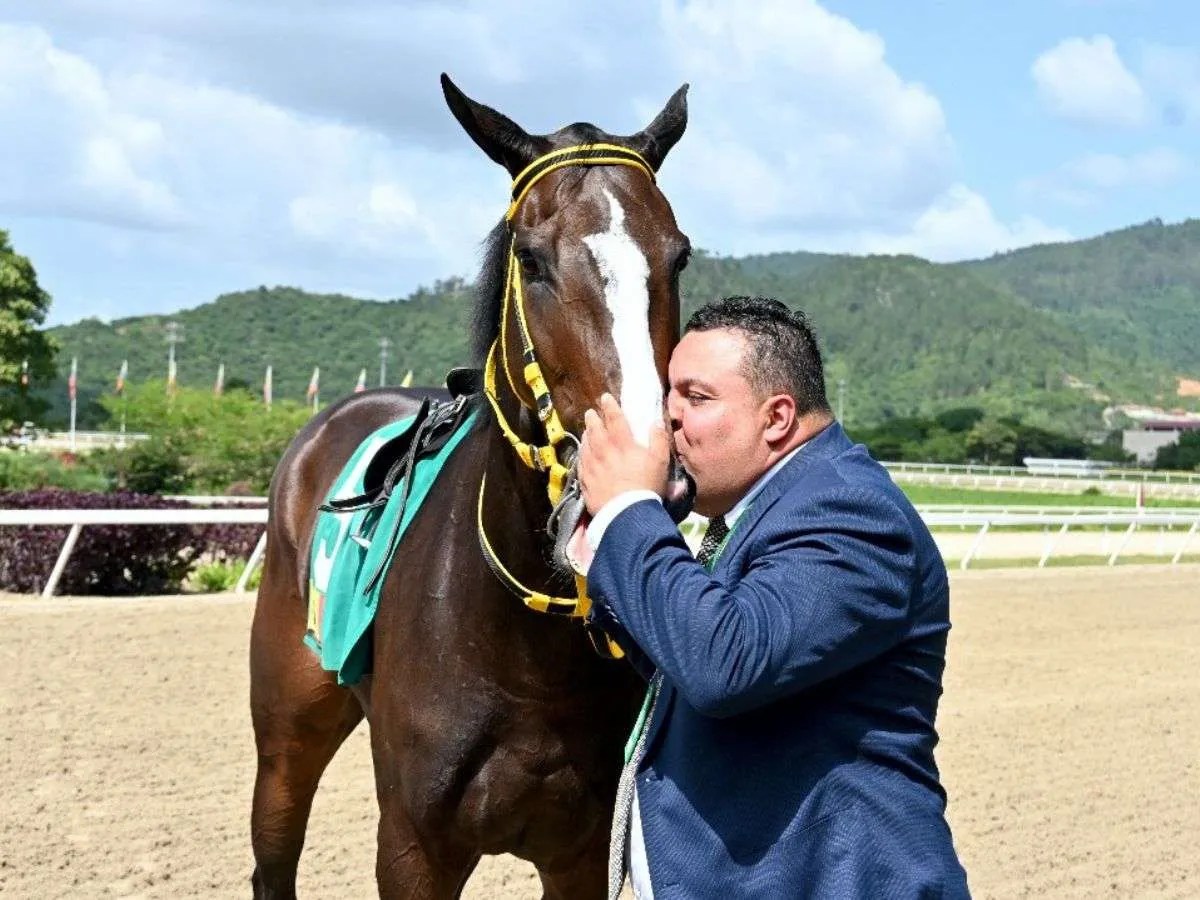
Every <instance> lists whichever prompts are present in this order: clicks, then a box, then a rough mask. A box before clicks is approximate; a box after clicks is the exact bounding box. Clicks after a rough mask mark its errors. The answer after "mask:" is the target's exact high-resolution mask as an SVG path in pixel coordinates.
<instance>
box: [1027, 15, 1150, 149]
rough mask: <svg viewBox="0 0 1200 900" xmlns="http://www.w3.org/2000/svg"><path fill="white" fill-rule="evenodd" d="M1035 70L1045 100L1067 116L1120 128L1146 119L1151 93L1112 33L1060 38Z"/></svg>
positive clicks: (1073, 119)
mask: <svg viewBox="0 0 1200 900" xmlns="http://www.w3.org/2000/svg"><path fill="white" fill-rule="evenodd" d="M1032 74H1033V79H1034V82H1035V83H1036V84H1037V91H1038V96H1039V97H1041V99H1042V102H1043V103H1045V104H1046V106H1047V107H1048V108H1049V110H1050V111H1051V112H1052V113H1054V114H1055V115H1056V116H1059V117H1061V118H1063V119H1066V120H1068V121H1071V122H1075V123H1078V124H1083V125H1098V126H1118V127H1133V126H1137V125H1140V124H1142V123H1143V122H1145V121H1146V118H1147V101H1146V94H1145V92H1144V91H1143V90H1142V86H1141V84H1140V83H1139V82H1138V80H1137V78H1135V77H1134V76H1133V73H1131V72H1130V71H1129V69H1127V68H1126V67H1125V63H1123V62H1122V61H1121V57H1120V56H1119V55H1118V54H1117V48H1116V45H1115V44H1114V43H1113V40H1112V38H1110V37H1109V36H1108V35H1103V34H1099V35H1096V36H1095V37H1093V38H1091V39H1090V40H1089V39H1086V38H1068V39H1066V40H1064V41H1061V42H1060V43H1058V44H1057V45H1055V46H1054V47H1052V48H1051V49H1049V50H1047V51H1046V52H1045V53H1043V54H1042V55H1041V56H1039V57H1038V58H1037V59H1036V60H1035V61H1034V63H1033V68H1032Z"/></svg>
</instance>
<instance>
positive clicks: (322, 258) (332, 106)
mask: <svg viewBox="0 0 1200 900" xmlns="http://www.w3.org/2000/svg"><path fill="white" fill-rule="evenodd" d="M614 2H615V3H616V7H615V8H610V7H605V8H600V7H583V8H576V7H569V6H568V5H564V4H561V3H552V2H550V0H529V2H522V3H517V2H515V0H493V2H491V3H486V4H485V3H483V2H482V0H464V2H460V3H456V4H451V5H438V4H429V3H413V4H404V5H401V6H398V7H395V8H389V7H386V6H383V5H380V4H378V3H377V2H374V0H347V2H345V3H341V4H337V5H335V6H332V7H331V6H329V5H327V4H319V3H316V2H315V0H297V2H296V3H294V4H293V5H292V6H291V7H290V10H291V13H290V14H289V15H288V16H285V17H282V18H281V17H280V16H279V14H278V7H277V5H276V4H275V3H274V2H273V0H237V2H233V0H178V2H176V3H172V4H144V3H139V4H129V3H124V2H118V0H86V2H84V0H63V2H62V3H56V4H43V3H34V2H32V0H12V3H11V4H10V5H9V8H18V9H20V10H23V12H22V13H21V14H22V15H24V16H25V17H26V18H28V19H29V20H30V21H38V22H42V23H43V24H42V25H41V26H26V27H15V26H4V25H2V24H0V121H3V122H4V123H5V126H6V129H5V131H6V133H5V140H3V141H0V163H2V164H0V209H2V210H4V211H6V212H8V213H10V214H11V213H15V214H17V215H18V216H23V217H25V219H26V221H47V222H52V223H54V227H55V229H56V231H57V233H56V234H51V231H50V230H47V231H46V232H45V233H46V235H47V237H46V238H45V240H46V242H47V245H49V246H50V247H52V248H53V254H52V255H46V256H43V257H41V258H44V259H53V260H54V264H55V265H62V264H64V262H63V261H64V260H65V261H66V262H65V264H66V265H71V264H74V265H76V266H78V267H79V268H80V270H81V272H82V271H84V269H85V266H86V271H87V273H88V274H87V275H79V276H78V277H76V279H75V284H74V285H73V288H75V289H76V292H77V294H78V296H69V297H68V296H67V294H66V292H64V293H63V295H62V296H61V297H60V299H59V300H56V319H58V320H60V321H61V319H62V318H66V317H70V316H72V315H78V314H80V312H79V311H78V309H79V307H84V308H86V304H87V303H89V302H90V303H91V304H93V305H94V304H97V303H107V302H110V301H108V300H107V299H106V298H107V297H111V296H119V297H122V298H127V297H133V296H134V295H135V294H136V292H138V291H140V292H141V295H142V297H143V298H144V300H143V306H142V308H139V309H138V311H142V309H144V308H145V304H151V303H165V302H167V300H166V299H164V298H167V297H170V298H172V299H171V302H179V301H178V298H179V297H180V296H181V295H185V292H186V291H187V290H190V291H191V292H192V294H191V295H189V296H192V297H193V299H192V301H191V302H201V301H203V300H206V299H209V297H211V293H210V292H211V291H212V285H213V284H214V282H217V281H218V279H219V283H220V285H221V288H222V289H225V290H230V289H238V288H242V287H245V286H246V285H247V284H259V283H267V284H270V283H277V282H282V283H293V284H301V285H303V286H306V287H310V288H312V289H318V290H342V291H346V292H355V293H363V294H367V295H371V296H396V295H399V294H403V293H405V292H407V291H408V290H410V289H412V288H414V287H416V285H417V284H419V283H421V282H428V281H429V280H431V279H432V278H434V277H440V276H446V275H450V274H470V269H471V268H472V267H473V265H474V263H475V258H476V247H477V246H478V243H479V241H480V240H481V239H482V237H483V236H484V235H485V233H486V232H487V231H488V229H489V227H490V226H491V225H492V224H493V223H494V222H495V221H496V219H497V218H498V217H499V216H500V214H501V213H502V211H503V208H504V205H505V197H506V194H507V191H506V178H505V176H504V175H503V173H502V172H501V171H500V170H499V169H498V168H497V167H495V166H494V165H493V164H492V163H491V162H490V161H488V160H487V159H486V158H485V157H484V156H483V155H482V154H480V153H479V152H478V150H477V148H475V146H474V145H473V144H472V142H471V141H470V140H469V139H468V138H467V137H466V136H465V135H463V134H462V132H461V130H460V129H459V128H458V126H457V124H456V123H455V122H454V121H453V118H452V117H451V116H450V114H449V113H448V112H447V110H446V109H445V106H444V104H443V102H442V98H441V96H440V91H439V90H438V86H437V80H436V76H437V73H438V71H439V70H440V69H441V68H443V67H444V68H446V69H448V70H450V71H451V73H452V74H453V75H455V76H456V80H458V82H459V83H460V84H461V86H462V87H463V88H464V89H465V90H467V91H468V92H469V93H471V94H472V96H476V97H477V98H478V99H479V100H481V101H483V102H485V103H488V104H490V105H493V106H495V107H496V108H498V109H500V110H502V111H503V112H505V113H507V114H509V115H510V116H512V117H513V118H514V119H515V120H517V121H518V122H520V123H521V124H522V125H524V126H525V127H527V128H529V129H530V130H531V131H548V130H552V129H554V128H556V127H558V126H560V125H562V124H564V123H565V122H569V121H572V120H575V119H580V118H583V119H587V120H590V121H593V122H595V123H596V124H597V125H599V126H601V127H604V128H608V129H611V130H612V131H613V132H615V133H631V132H633V131H636V130H639V129H640V128H641V127H643V126H644V125H645V124H646V123H647V122H648V121H649V119H650V118H651V117H652V116H653V115H654V114H656V113H657V112H658V110H659V108H660V107H661V104H662V102H663V101H664V100H665V99H666V97H667V96H668V95H669V94H670V92H671V91H672V90H674V88H675V87H676V86H678V85H679V84H680V83H681V82H683V81H685V80H686V81H691V82H692V84H693V90H692V92H691V94H690V96H689V102H690V108H691V124H690V125H689V133H688V134H687V135H686V136H685V138H684V140H683V141H682V142H681V144H680V146H679V147H678V148H677V149H676V150H675V151H673V153H672V158H671V159H669V160H668V161H667V163H666V165H665V167H664V170H663V174H662V184H663V187H664V190H665V191H666V192H667V194H668V196H669V197H670V198H671V200H672V202H673V203H674V205H675V208H676V212H677V214H678V217H679V220H680V222H681V224H682V226H683V227H684V229H685V230H686V231H688V233H689V234H690V235H691V237H692V239H693V241H694V242H695V243H696V244H697V245H698V246H701V247H707V248H711V249H715V250H718V251H720V252H733V253H744V252H761V251H766V250H775V249H779V250H791V249H817V248H837V249H844V250H849V251H860V250H878V249H882V248H895V249H903V250H905V251H908V252H917V253H923V254H926V255H931V256H934V257H936V258H953V257H956V256H962V255H977V254H980V253H987V252H991V251H992V250H997V249H1001V248H1007V247H1010V246H1014V245H1015V244H1016V243H1019V242H1021V241H1023V240H1043V239H1050V238H1052V237H1060V236H1061V234H1062V233H1061V232H1058V231H1056V230H1055V229H1051V228H1048V227H1047V226H1044V225H1042V224H1041V223H1039V222H1037V221H1036V220H1024V219H1022V220H1017V221H1016V222H1013V223H1010V224H1005V223H1002V222H999V221H997V219H996V217H995V215H994V214H993V213H992V212H991V209H990V208H989V207H988V205H987V203H986V201H985V200H984V199H983V198H982V197H981V196H979V195H978V194H975V193H973V192H972V191H970V190H969V189H968V188H966V187H965V186H963V185H961V184H959V183H958V182H959V181H960V178H961V176H960V174H959V172H958V163H957V159H956V153H955V147H954V142H953V139H952V138H951V135H950V132H949V129H948V127H947V124H946V121H945V117H944V115H943V111H942V107H941V104H940V103H939V102H938V99H937V98H936V97H935V96H934V95H933V94H932V93H931V92H930V91H929V90H928V89H926V88H925V87H924V86H922V85H921V84H918V83H915V82H913V81H911V80H908V79H906V78H905V77H903V76H902V75H901V74H900V73H898V72H897V71H896V70H895V69H894V68H893V67H892V65H891V64H890V63H889V61H888V59H887V54H886V47H885V45H884V42H883V40H882V39H881V38H880V37H879V36H877V35H875V34H872V33H869V32H867V31H864V30H862V29H860V28H858V27H856V26H855V25H854V24H853V23H852V22H850V21H848V20H847V19H845V18H843V17H841V16H837V15H834V14H832V13H830V12H829V11H828V10H826V9H824V8H823V7H822V6H821V5H820V4H819V3H817V2H815V0H794V2H789V0H746V2H744V3H742V4H739V5H738V6H737V7H736V8H734V6H733V5H732V4H728V3H723V2H716V0H660V3H659V4H645V3H638V2H636V0H614ZM513 22H519V23H520V30H521V36H522V40H524V41H526V42H528V43H530V44H535V43H536V44H537V45H538V46H539V47H541V48H542V50H541V51H540V52H539V53H537V54H523V55H517V54H514V53H512V52H511V44H510V42H509V38H510V37H511V34H512V31H511V27H510V26H511V25H512V23H513ZM631 60H634V61H636V64H631V62H630V61H631ZM10 122H11V123H14V125H15V126H16V127H15V128H14V131H13V133H14V134H15V135H16V137H15V138H10V136H9V129H8V128H7V126H8V125H9V123H10ZM10 218H11V216H10ZM81 222H85V223H98V224H88V225H83V226H81V225H80V224H79V223H81ZM68 228H70V229H75V230H73V231H70V232H68ZM89 229H91V230H90V231H89ZM68 233H70V234H71V238H67V237H65V236H64V235H66V234H68ZM81 234H82V235H84V236H85V237H86V238H87V239H88V240H89V241H90V242H91V243H90V245H89V246H88V247H82V246H68V245H69V244H70V241H71V240H72V239H74V238H76V237H78V236H79V235H81ZM60 248H61V249H60ZM84 259H86V260H87V262H86V264H85V263H84V262H83V260H84ZM101 272H103V273H104V276H103V277H101V276H100V275H99V274H97V275H95V276H94V277H93V275H92V274H91V273H101ZM114 273H115V274H114ZM55 277H56V276H55V274H54V270H53V269H49V270H47V271H46V272H45V278H46V279H48V282H47V283H48V284H50V285H53V283H54V279H55ZM121 302H129V301H126V300H124V299H123V300H122V301H121ZM61 303H75V304H76V306H75V307H64V306H63V305H61ZM64 308H68V309H70V310H71V312H70V313H68V314H67V315H65V316H64Z"/></svg>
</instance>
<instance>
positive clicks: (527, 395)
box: [442, 75, 691, 568]
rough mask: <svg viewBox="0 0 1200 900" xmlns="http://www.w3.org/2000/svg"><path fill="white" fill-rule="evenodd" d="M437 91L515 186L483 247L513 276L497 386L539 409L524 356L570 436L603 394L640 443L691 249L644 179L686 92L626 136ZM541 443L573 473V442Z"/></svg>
mask: <svg viewBox="0 0 1200 900" xmlns="http://www.w3.org/2000/svg"><path fill="white" fill-rule="evenodd" d="M442 88H443V91H444V93H445V96H446V101H447V103H448V104H449V106H450V109H451V111H453V113H454V116H455V118H457V119H458V121H459V123H460V124H461V125H462V126H463V128H464V129H465V130H466V132H467V134H469V135H470V136H471V138H472V139H473V140H474V141H475V143H476V144H478V145H479V146H480V147H481V148H482V149H483V151H484V152H485V153H486V154H487V155H488V156H489V157H491V159H492V160H494V161H495V162H497V163H499V164H500V165H502V166H503V167H504V168H505V169H506V170H507V171H508V173H509V174H510V175H511V176H512V177H513V179H514V191H513V204H512V206H511V207H510V210H509V215H508V216H507V217H506V223H501V226H500V233H499V234H498V235H495V236H494V239H495V241H494V242H496V243H498V244H499V247H498V248H497V249H502V252H503V254H504V256H505V260H506V264H507V265H508V266H511V267H512V268H514V269H515V272H516V275H517V276H519V277H517V278H513V277H512V275H511V273H509V274H504V275H501V277H500V278H498V279H496V280H497V281H499V282H500V284H499V290H496V291H493V294H496V296H495V297H493V298H490V299H491V301H492V303H493V304H494V305H495V307H496V308H495V309H493V310H491V312H490V315H489V318H490V323H489V325H487V326H485V328H484V329H483V331H484V343H486V344H488V345H490V344H491V343H492V341H493V340H494V339H496V348H497V349H496V356H497V357H498V361H499V363H500V365H498V366H497V368H502V369H503V370H504V372H506V373H507V377H505V376H504V375H501V376H500V377H499V379H498V381H499V382H500V384H501V385H502V386H507V388H508V389H509V390H511V392H512V393H514V394H515V395H516V396H517V398H519V399H520V401H521V403H522V404H524V405H525V407H526V408H527V409H531V410H533V409H537V408H538V404H539V402H542V403H543V405H544V403H545V401H544V400H542V399H541V398H539V397H537V396H536V394H537V390H536V387H537V385H536V384H535V385H534V386H533V387H531V386H530V384H528V383H527V380H526V378H525V377H524V374H523V373H524V372H525V371H526V362H527V359H528V357H529V350H530V349H532V351H533V353H534V354H535V355H536V360H537V363H538V364H539V365H540V368H541V373H542V375H543V376H544V380H545V385H546V387H547V388H548V391H549V397H550V398H551V399H552V402H553V407H554V409H555V410H556V412H557V415H558V418H559V421H560V422H561V425H562V428H563V429H564V430H565V431H566V432H567V433H568V435H576V436H577V435H579V434H582V431H583V415H584V413H585V412H586V411H587V410H588V409H589V408H598V406H599V400H600V396H601V395H602V394H603V393H605V392H607V393H610V394H612V395H613V396H614V397H616V398H618V399H619V401H620V403H621V406H622V408H623V409H624V410H625V414H626V415H627V416H628V418H629V423H630V426H631V428H632V430H633V433H634V436H635V437H636V438H637V439H638V440H640V441H642V442H643V443H648V441H649V433H650V428H651V426H652V425H653V424H654V423H655V422H656V421H659V420H661V419H662V416H663V396H664V393H665V387H666V377H667V363H668V360H669V358H670V354H671V350H672V349H673V348H674V346H675V344H676V342H677V341H678V339H679V273H680V272H681V271H682V270H683V268H684V266H685V265H686V264H687V261H688V256H689V253H690V250H691V248H690V245H689V242H688V239H687V237H686V236H685V235H684V234H683V233H682V232H681V231H680V230H679V228H678V226H677V225H676V223H675V216H674V214H673V212H672V211H671V206H670V204H669V203H668V202H667V199H666V197H664V196H663V194H662V192H661V191H660V190H659V189H658V186H657V185H656V184H655V181H654V173H655V172H656V171H657V170H658V167H659V166H660V165H661V164H662V161H663V159H664V158H665V157H666V155H667V152H668V151H669V150H670V149H671V148H672V147H673V146H674V145H675V142H676V141H678V140H679V138H680V136H681V135H682V134H683V131H684V128H685V127H686V125H687V99H686V94H687V86H686V85H685V86H684V87H682V88H680V89H679V90H678V91H677V92H676V93H675V95H674V96H672V97H671V99H670V100H669V101H668V102H667V105H666V107H665V108H664V109H663V110H662V112H661V113H659V115H658V116H657V117H656V118H655V119H654V121H653V122H651V123H650V124H649V125H648V126H647V127H646V128H645V129H643V130H642V131H639V132H638V133H636V134H634V135H630V136H618V135H611V134H608V133H606V132H604V131H601V130H600V129H598V128H596V127H595V126H594V125H589V124H586V123H576V124H574V125H569V126H567V127H565V128H562V129H560V130H558V131H556V132H554V133H552V134H548V135H533V134H529V133H528V132H526V131H525V130H524V129H522V128H521V127H520V126H519V125H517V124H516V123H515V122H513V121H512V120H510V119H509V118H507V117H506V116H504V115H502V114H501V113H499V112H496V111H495V110H494V109H491V108H489V107H487V106H484V105H482V104H480V103H476V102H475V101H473V100H471V99H470V98H468V97H467V96H466V95H465V94H463V93H462V92H461V91H460V90H459V89H458V88H457V87H455V85H454V84H453V83H452V82H451V81H450V79H449V78H447V77H446V76H445V75H443V76H442ZM568 148H573V149H570V150H568ZM605 148H608V149H605ZM622 150H624V151H626V152H625V153H624V154H623V153H622V152H621V151H622ZM557 151H563V152H561V153H559V152H557ZM628 151H632V152H628ZM505 225H507V227H505ZM510 250H511V254H510ZM499 262H500V260H499V259H496V260H494V261H493V263H492V268H493V269H494V270H498V268H499ZM487 268H488V266H485V276H486V275H487V272H486V270H487ZM493 278H495V276H493ZM522 318H523V319H524V322H525V325H526V332H527V335H526V336H523V335H522V325H521V319H522ZM497 338H498V339H497ZM529 344H532V348H530V347H529V346H528V345H529ZM477 349H478V350H480V351H482V350H484V349H486V347H484V346H480V347H478V348H477ZM543 418H544V417H543ZM549 438H550V440H551V441H555V442H556V443H557V445H558V447H559V450H560V458H562V459H563V461H564V462H565V463H566V464H567V465H570V463H571V460H572V459H573V457H574V453H575V448H576V447H577V443H573V442H572V441H570V440H569V438H568V439H567V440H566V441H556V439H555V435H553V434H550V435H549ZM571 471H572V475H571V476H570V480H572V481H573V479H574V476H573V471H574V468H573V466H572V467H571ZM677 474H678V475H679V478H678V479H674V480H673V482H672V484H673V490H672V497H671V498H669V501H670V502H669V506H670V507H672V514H673V515H676V516H677V517H678V518H682V516H683V515H686V512H687V510H688V508H690V504H691V495H690V491H689V490H686V489H685V487H684V486H685V484H686V482H685V481H684V479H683V477H682V470H681V469H678V470H677ZM566 487H567V490H566V493H565V496H566V497H567V501H566V504H565V506H564V508H563V510H562V511H561V513H562V514H561V516H560V520H559V521H560V528H559V529H558V540H557V541H556V553H555V556H556V561H557V562H560V563H562V562H564V561H566V560H567V558H568V555H570V556H574V555H575V554H574V553H573V552H572V553H569V551H568V548H567V541H568V539H569V538H570V537H571V535H572V534H575V536H576V541H578V537H579V535H578V532H579V530H580V527H581V524H582V523H581V517H582V516H583V515H584V512H583V503H582V499H581V498H579V496H578V491H577V490H576V491H574V492H572V490H571V488H572V485H571V484H570V483H568V484H567V486H566ZM561 526H566V527H565V528H564V527H561ZM564 532H565V533H564ZM576 563H578V560H576ZM576 568H579V566H578V564H576Z"/></svg>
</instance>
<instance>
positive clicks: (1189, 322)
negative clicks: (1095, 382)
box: [962, 219, 1200, 373]
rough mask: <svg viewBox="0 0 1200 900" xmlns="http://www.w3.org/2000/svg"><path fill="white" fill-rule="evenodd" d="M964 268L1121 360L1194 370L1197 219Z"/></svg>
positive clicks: (1198, 350) (1199, 351) (1198, 366)
mask: <svg viewBox="0 0 1200 900" xmlns="http://www.w3.org/2000/svg"><path fill="white" fill-rule="evenodd" d="M962 267H963V268H965V269H968V270H969V271H972V272H974V273H976V274H977V275H980V276H981V277H983V278H985V279H987V280H988V281H990V282H992V283H993V284H998V285H1004V286H1005V287H1007V288H1008V289H1009V290H1011V291H1012V292H1013V293H1015V294H1018V295H1020V296H1021V297H1023V298H1025V299H1026V300H1028V301H1029V303H1030V304H1031V305H1033V306H1034V307H1036V308H1038V309H1044V310H1048V311H1050V312H1051V313H1053V314H1054V315H1055V316H1056V317H1057V318H1058V319H1059V320H1060V321H1062V322H1064V323H1066V324H1068V325H1069V326H1070V327H1072V328H1073V329H1074V330H1076V331H1077V332H1078V333H1080V334H1081V335H1083V336H1084V337H1086V338H1087V339H1088V341H1089V342H1092V343H1094V344H1097V345H1099V346H1101V347H1106V348H1108V349H1110V350H1112V351H1113V352H1114V353H1115V354H1117V355H1118V356H1119V357H1121V358H1123V359H1127V358H1129V357H1131V356H1138V357H1143V358H1145V360H1146V361H1147V362H1155V361H1157V362H1158V363H1161V364H1165V365H1167V366H1169V367H1173V368H1175V369H1178V370H1179V371H1180V372H1181V373H1184V372H1187V373H1195V372H1197V371H1200V219H1189V220H1188V221H1186V222H1183V223H1181V224H1178V225H1164V224H1163V223H1162V222H1161V221H1158V220H1154V221H1151V222H1147V223H1145V224H1144V225H1137V226H1134V227H1132V228H1125V229H1122V230H1121V231H1114V232H1111V233H1109V234H1105V235H1101V236H1100V237H1096V238H1091V239H1089V240H1084V241H1075V242H1073V243H1069V244H1052V245H1046V246H1040V247H1029V248H1026V249H1024V250H1016V251H1014V252H1012V253H1006V254H1003V255H1001V256H994V257H992V258H991V259H987V260H982V261H979V262H972V263H964V264H962Z"/></svg>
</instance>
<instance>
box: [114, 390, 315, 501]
mask: <svg viewBox="0 0 1200 900" xmlns="http://www.w3.org/2000/svg"><path fill="white" fill-rule="evenodd" d="M100 402H101V404H102V405H103V407H104V408H105V410H106V411H107V412H108V415H109V419H110V422H109V426H108V427H109V428H112V427H113V425H112V423H114V422H115V421H116V420H117V419H118V418H119V417H120V415H121V413H122V412H124V413H125V415H126V422H127V425H128V427H129V430H130V431H144V432H147V433H149V434H150V439H149V440H146V441H139V442H138V443H136V444H134V445H133V446H132V447H129V448H126V449H124V450H109V451H103V452H102V455H101V452H100V451H98V452H97V454H95V455H96V456H97V457H98V460H99V462H98V464H99V466H100V467H101V468H102V469H103V470H104V471H106V472H107V473H108V474H109V476H110V478H111V480H112V482H113V483H114V484H115V485H116V487H117V488H118V489H129V490H136V491H144V492H152V493H200V494H223V493H225V492H226V491H228V490H229V489H230V487H231V486H233V485H239V486H244V487H246V488H248V489H250V490H252V491H253V492H255V493H259V494H262V493H266V490H267V485H268V483H269V482H270V480H271V473H272V472H273V471H274V470H275V466H276V464H277V463H278V462H279V458H280V457H281V456H282V455H283V451H284V450H285V449H286V448H287V445H288V442H289V441H291V439H292V437H293V436H294V435H295V434H296V432H297V431H298V430H299V429H300V427H301V426H302V425H303V424H304V423H305V422H306V421H307V420H308V418H309V416H311V415H312V412H311V410H309V408H308V407H307V406H305V405H303V404H300V403H297V402H295V401H290V400H282V401H276V403H275V404H274V406H273V407H272V408H271V410H270V412H268V411H267V410H266V409H264V408H263V404H262V401H261V400H259V399H258V398H257V397H254V396H252V395H251V394H250V393H249V392H247V391H242V390H229V391H226V392H225V393H224V394H223V395H222V396H220V397H215V396H213V393H212V391H211V390H209V389H207V388H188V387H180V388H178V389H177V390H176V391H175V393H174V394H171V395H168V393H167V389H166V383H165V382H164V381H162V380H157V381H146V382H142V383H139V384H131V385H129V386H128V387H127V388H126V391H125V396H124V397H117V396H113V395H108V396H105V397H103V398H102V399H101V401H100Z"/></svg>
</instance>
